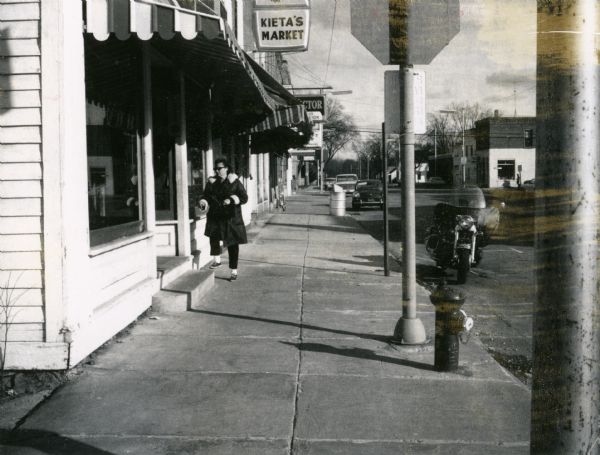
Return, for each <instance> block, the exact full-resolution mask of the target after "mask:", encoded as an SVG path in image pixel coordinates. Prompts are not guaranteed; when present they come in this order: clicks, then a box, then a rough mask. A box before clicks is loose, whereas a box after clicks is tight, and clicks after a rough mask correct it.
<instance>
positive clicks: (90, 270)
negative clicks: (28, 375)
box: [0, 0, 290, 369]
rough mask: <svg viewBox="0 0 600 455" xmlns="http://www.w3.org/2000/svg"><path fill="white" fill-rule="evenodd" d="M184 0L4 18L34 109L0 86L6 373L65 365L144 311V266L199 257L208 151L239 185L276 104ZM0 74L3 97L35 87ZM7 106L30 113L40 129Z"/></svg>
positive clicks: (149, 279)
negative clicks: (13, 247)
mask: <svg viewBox="0 0 600 455" xmlns="http://www.w3.org/2000/svg"><path fill="white" fill-rule="evenodd" d="M188 3H192V4H193V5H194V9H193V10H190V9H184V8H179V7H175V6H173V3H172V2H167V1H151V0H135V1H129V0H112V1H108V0H88V1H85V2H82V3H81V4H82V5H83V10H82V9H77V8H75V9H72V6H73V5H70V4H67V3H66V2H41V3H32V5H33V8H31V9H20V10H19V11H20V14H22V15H23V17H17V19H16V20H15V21H14V23H11V22H10V21H9V22H7V23H6V25H7V27H8V30H10V31H9V32H8V33H6V34H5V36H7V37H9V38H10V40H11V41H12V42H11V43H10V46H11V49H10V50H9V51H8V53H9V55H10V56H11V58H10V59H8V60H9V64H16V65H17V66H18V65H20V64H21V63H22V59H23V58H24V57H26V58H28V59H31V60H32V61H33V60H35V61H37V62H38V65H37V66H35V65H33V66H31V65H29V66H30V72H31V74H30V76H32V80H33V79H35V78H37V80H38V81H39V82H38V85H37V92H36V94H37V96H38V100H39V101H38V102H37V103H36V102H35V100H33V101H31V104H33V105H32V106H27V105H23V103H24V102H25V104H26V103H27V102H28V101H27V100H25V101H21V100H22V98H21V97H22V94H19V93H17V92H18V91H19V90H17V89H15V90H14V93H12V91H11V93H9V95H11V96H12V95H14V99H13V98H10V99H9V102H8V103H6V109H3V111H2V116H0V122H1V123H2V126H3V127H4V126H5V125H6V120H5V119H8V118H11V119H17V120H10V122H12V123H14V122H17V121H18V119H22V120H21V123H20V124H17V125H11V128H14V131H12V132H7V131H6V129H4V132H3V136H2V142H3V144H7V145H8V146H9V149H10V150H11V153H12V155H11V156H12V158H13V159H14V160H15V162H18V163H21V162H22V161H23V160H24V159H25V156H27V157H29V158H27V159H29V160H31V161H32V162H31V163H27V165H26V166H23V165H20V164H19V166H16V167H15V169H17V168H18V169H17V170H18V172H17V173H16V174H15V173H12V174H11V175H12V180H11V181H10V185H3V186H2V188H1V189H0V191H2V195H3V197H6V196H7V195H9V196H11V198H12V199H14V206H15V209H14V210H15V216H5V215H4V214H3V215H0V230H1V235H2V236H3V237H2V242H3V243H5V244H9V243H10V242H11V241H16V240H18V241H19V242H21V243H22V245H23V246H22V247H19V250H18V251H15V253H14V255H15V257H14V258H15V260H16V262H13V265H12V266H10V267H8V269H9V270H6V267H3V271H2V274H0V278H2V280H3V283H2V285H4V286H6V285H7V284H6V283H8V281H7V279H8V278H10V277H11V276H13V277H14V276H17V275H18V277H19V280H20V281H19V282H18V283H16V285H15V287H17V288H18V289H21V290H23V292H24V294H26V295H27V298H26V299H24V300H21V301H20V302H18V305H23V306H26V307H27V311H23V312H21V311H19V314H20V315H21V316H20V317H19V319H18V321H17V324H18V327H16V328H11V329H12V330H11V334H10V335H9V340H10V344H9V348H8V349H7V354H8V355H7V368H34V369H35V368H39V369H62V368H67V367H69V366H72V365H75V364H77V363H78V362H80V361H81V360H82V359H83V358H84V357H85V356H87V355H88V354H89V353H90V352H92V351H93V350H95V349H96V348H97V347H99V346H100V345H101V344H103V343H104V342H105V341H107V340H108V339H110V338H111V337H112V336H113V335H114V334H115V333H117V332H118V331H119V330H121V329H123V328H124V327H125V326H127V325H128V324H130V323H131V322H132V321H134V320H135V318H136V317H137V316H138V315H140V314H141V313H142V312H143V311H145V310H146V309H147V308H148V307H149V306H150V304H151V298H152V295H153V294H154V293H156V292H157V291H158V289H159V286H160V281H159V280H158V279H157V258H159V257H161V256H177V257H181V258H184V260H186V261H191V254H192V252H194V251H196V252H199V253H200V254H201V261H202V262H203V263H205V262H207V261H208V254H207V253H208V241H207V239H206V238H205V237H204V236H203V235H202V233H203V228H204V217H203V215H202V214H199V213H197V211H196V210H194V203H195V201H196V200H197V197H198V195H199V194H198V192H199V191H201V188H202V187H203V185H204V183H205V182H206V178H207V176H208V175H210V174H211V173H212V170H211V168H212V162H213V160H214V158H215V157H217V156H225V157H227V158H228V159H229V160H230V161H231V163H232V166H233V167H234V168H236V171H237V172H238V173H239V174H240V175H241V176H242V177H243V181H245V182H246V183H249V182H250V178H251V174H252V169H253V165H254V164H255V163H256V160H255V159H252V155H251V147H252V145H251V140H250V130H251V129H252V128H253V126H254V125H257V124H259V123H260V122H262V121H263V120H264V119H265V118H267V117H268V116H269V115H272V114H273V113H275V112H278V111H280V110H285V109H286V105H287V103H288V101H290V100H280V99H277V98H276V97H273V96H272V95H271V94H269V93H268V92H267V89H266V88H265V86H264V83H263V82H262V81H261V79H260V78H259V77H258V76H257V74H256V72H255V71H254V70H253V69H252V67H251V65H250V63H249V61H248V57H247V56H246V55H245V54H244V53H243V51H242V50H241V48H240V46H239V45H238V44H237V41H236V39H235V36H234V34H233V32H232V31H231V29H230V27H229V25H228V22H227V17H226V14H227V10H226V9H225V8H223V7H222V3H221V2H209V3H212V4H213V5H214V6H215V8H213V9H212V10H211V9H210V8H208V9H207V8H206V6H205V5H204V3H206V2H188ZM81 4H80V5H81ZM199 6H202V8H199ZM15 11H17V10H16V9H15ZM81 24H85V26H84V30H82V28H81ZM24 25H25V26H24ZM36 29H37V30H39V31H40V32H37V33H38V35H36V31H35V30H36ZM19 40H21V41H22V42H19V43H18V42H17V41H19ZM3 44H6V43H5V42H3ZM36 45H37V51H36V50H35V49H34V50H32V51H29V50H28V49H29V48H31V46H34V47H35V46H36ZM23 52H31V53H34V54H35V55H34V56H32V57H30V56H23V55H21V54H22V53H23ZM3 74H6V75H7V78H6V79H7V80H8V84H9V85H8V87H9V88H11V87H13V85H14V86H15V87H17V86H18V85H19V84H22V83H28V84H33V85H34V86H35V84H34V82H31V81H29V79H27V80H25V79H24V78H23V69H22V68H18V67H15V68H13V69H11V68H10V67H9V66H8V65H7V66H6V67H5V68H3ZM11 84H12V85H11ZM31 91H32V92H33V91H34V90H31ZM15 100H16V101H15ZM3 107H4V106H3ZM21 109H29V110H30V111H31V110H32V109H34V110H35V109H37V111H38V118H39V123H36V124H35V125H30V124H28V123H27V122H30V121H31V120H30V118H31V117H27V118H25V116H23V115H17V114H20V113H21V111H20V110H21ZM15 112H17V114H15ZM23 113H24V112H23ZM20 132H21V133H24V132H27V133H31V134H27V135H21V136H19V133H20ZM9 149H7V150H9ZM36 151H37V152H36ZM4 153H8V152H4ZM19 160H21V161H19ZM267 160H268V158H267ZM264 161H265V158H263V162H264ZM263 164H264V163H263ZM42 170H43V172H42ZM257 171H258V169H257ZM259 174H260V172H259ZM262 174H263V177H265V176H268V172H267V173H266V174H265V167H263V168H262ZM32 182H33V184H32ZM257 185H258V186H261V185H265V187H268V186H267V185H266V184H264V183H263V181H262V180H261V179H260V178H259V179H258V182H257ZM267 200H268V199H267ZM23 201H27V203H28V204H29V203H30V204H31V214H29V213H26V215H27V216H26V217H24V216H23V215H22V213H24V212H23V211H22V210H21V212H19V211H18V210H17V205H18V204H19V203H23ZM35 207H37V209H36V208H35ZM250 210H252V208H249V209H247V211H248V218H249V211H250ZM7 236H8V237H7ZM36 257H37V260H36V259H35V258H36ZM11 267H13V269H11Z"/></svg>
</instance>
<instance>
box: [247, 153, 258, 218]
mask: <svg viewBox="0 0 600 455" xmlns="http://www.w3.org/2000/svg"><path fill="white" fill-rule="evenodd" d="M257 161H258V160H257V157H256V155H255V154H254V153H252V152H251V153H250V154H249V157H248V172H249V173H250V177H251V178H250V179H249V180H248V203H249V204H250V208H251V209H252V211H253V212H254V211H256V209H257V205H258V185H257V177H258V169H257Z"/></svg>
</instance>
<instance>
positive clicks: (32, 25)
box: [2, 21, 40, 39]
mask: <svg viewBox="0 0 600 455" xmlns="http://www.w3.org/2000/svg"><path fill="white" fill-rule="evenodd" d="M2 26H3V28H4V29H5V32H4V38H5V39H19V38H39V37H40V23H39V21H6V22H4V21H3V22H2Z"/></svg>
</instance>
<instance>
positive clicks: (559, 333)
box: [531, 0, 600, 455]
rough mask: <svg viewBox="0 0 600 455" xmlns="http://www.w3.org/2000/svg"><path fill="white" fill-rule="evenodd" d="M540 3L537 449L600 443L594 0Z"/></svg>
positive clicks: (599, 85) (599, 144)
mask: <svg viewBox="0 0 600 455" xmlns="http://www.w3.org/2000/svg"><path fill="white" fill-rule="evenodd" d="M541 3H542V2H538V5H540V6H538V21H537V27H538V35H537V36H538V38H537V73H538V75H537V80H538V85H537V126H536V134H537V152H536V172H537V174H536V186H538V184H539V189H537V190H536V222H535V228H536V235H535V262H536V263H535V270H537V274H536V281H537V283H536V288H537V296H536V302H535V307H534V319H533V383H532V395H531V400H532V402H531V404H532V406H531V453H532V454H551V455H552V454H567V453H569V454H571V453H572V454H575V453H577V454H579V453H580V454H592V453H594V454H596V453H598V452H599V451H600V439H599V438H600V430H599V428H600V417H599V416H600V334H599V332H600V309H599V302H600V291H599V277H598V272H599V270H598V260H599V259H600V258H599V252H598V238H600V237H599V235H600V232H599V231H600V229H599V226H598V223H599V218H598V214H599V213H600V211H599V199H598V197H599V194H598V193H599V186H600V185H599V175H600V156H599V155H600V153H599V151H600V133H599V124H598V112H600V66H599V62H598V58H599V57H598V55H599V54H598V48H597V47H596V46H597V41H596V36H597V35H598V32H599V28H600V27H599V24H598V18H599V17H600V16H599V13H600V4H599V3H598V1H597V0H574V1H570V2H564V1H559V0H551V1H548V2H545V4H544V5H543V6H542V5H541Z"/></svg>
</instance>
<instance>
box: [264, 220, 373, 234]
mask: <svg viewBox="0 0 600 455" xmlns="http://www.w3.org/2000/svg"><path fill="white" fill-rule="evenodd" d="M267 226H283V227H293V228H303V229H311V230H316V231H333V232H346V233H348V234H366V232H365V231H363V230H362V229H356V227H355V226H348V227H346V226H333V225H332V226H316V225H314V224H311V225H307V224H291V223H267Z"/></svg>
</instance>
